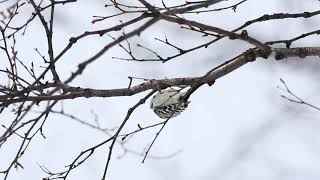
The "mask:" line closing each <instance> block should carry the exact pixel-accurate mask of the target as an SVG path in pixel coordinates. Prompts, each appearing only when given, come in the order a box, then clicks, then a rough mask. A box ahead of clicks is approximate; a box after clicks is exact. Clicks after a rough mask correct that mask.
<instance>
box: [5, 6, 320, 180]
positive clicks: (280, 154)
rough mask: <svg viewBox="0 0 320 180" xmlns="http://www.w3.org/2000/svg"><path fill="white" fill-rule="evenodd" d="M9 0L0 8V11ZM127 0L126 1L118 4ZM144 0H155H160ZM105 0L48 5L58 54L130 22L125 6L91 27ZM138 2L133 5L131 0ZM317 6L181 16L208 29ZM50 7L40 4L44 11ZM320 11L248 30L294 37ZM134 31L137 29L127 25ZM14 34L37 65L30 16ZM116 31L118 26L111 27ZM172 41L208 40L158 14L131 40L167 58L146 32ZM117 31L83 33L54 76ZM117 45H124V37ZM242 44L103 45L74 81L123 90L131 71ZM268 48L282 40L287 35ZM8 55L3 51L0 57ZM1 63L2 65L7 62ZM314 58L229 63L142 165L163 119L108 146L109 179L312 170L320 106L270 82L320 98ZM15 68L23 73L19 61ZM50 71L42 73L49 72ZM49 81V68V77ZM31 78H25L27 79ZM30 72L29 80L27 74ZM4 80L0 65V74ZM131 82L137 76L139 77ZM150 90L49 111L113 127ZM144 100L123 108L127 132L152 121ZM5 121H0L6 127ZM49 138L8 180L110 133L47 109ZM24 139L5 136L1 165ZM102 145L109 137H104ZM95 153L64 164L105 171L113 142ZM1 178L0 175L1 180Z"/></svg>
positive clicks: (192, 69)
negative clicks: (233, 66)
mask: <svg viewBox="0 0 320 180" xmlns="http://www.w3.org/2000/svg"><path fill="white" fill-rule="evenodd" d="M14 2H15V1H10V0H9V1H8V2H6V3H3V4H1V5H0V7H1V9H0V10H1V11H3V10H5V9H6V7H7V5H11V4H13V3H14ZM121 2H124V3H129V4H130V3H131V2H132V1H125V0H123V1H121ZM148 2H150V3H153V4H157V5H159V6H161V1H157V0H153V1H151V0H149V1H148ZM236 2H238V1H234V0H230V1H225V2H222V3H219V4H217V5H214V6H212V7H211V8H219V7H225V6H228V5H232V4H234V3H236ZM106 3H109V2H108V1H105V0H91V1H86V0H79V1H78V2H76V3H70V4H66V5H59V6H57V7H56V16H55V22H54V25H55V28H54V34H53V39H54V51H55V53H56V54H58V53H59V52H60V51H61V50H62V49H63V48H64V47H65V46H66V45H67V44H68V42H69V38H70V37H72V36H77V35H80V34H82V33H83V32H84V31H88V30H97V29H102V28H106V27H111V26H114V25H115V24H118V23H119V20H122V21H126V20H128V19H129V18H132V15H131V14H129V15H127V16H122V17H116V18H112V19H108V20H105V21H101V22H97V23H95V24H92V23H91V21H92V20H93V16H107V15H112V14H115V13H117V12H118V11H117V10H116V9H113V8H106V7H104V5H105V4H106ZM165 3H166V4H167V5H168V6H172V5H175V4H181V3H184V1H182V0H179V1H178V0H175V1H168V0H167V1H165ZM133 4H137V3H133ZM318 9H319V1H316V0H309V1H303V2H302V1H301V0H281V1H279V0H269V1H259V0H248V1H247V2H245V3H243V4H241V5H239V6H238V7H237V9H236V12H234V11H232V10H225V11H219V12H210V13H202V14H187V15H184V17H185V18H187V19H192V20H196V21H199V22H202V23H206V24H209V25H212V26H216V27H220V28H224V29H226V30H232V29H234V28H236V27H238V26H240V25H242V24H243V23H245V22H246V21H248V20H251V19H254V18H257V17H260V16H262V15H264V14H273V13H280V12H282V13H302V12H306V11H315V10H318ZM32 10H33V9H32V7H31V5H25V6H23V8H22V9H21V10H20V14H19V15H18V17H17V18H15V19H14V21H13V24H16V25H21V24H23V23H24V22H25V21H26V20H28V18H29V17H30V15H31V13H32ZM49 12H50V11H44V14H45V15H46V17H49V15H50V14H49ZM319 24H320V18H319V17H318V16H315V17H312V18H308V19H306V18H298V19H285V20H274V21H267V22H261V23H256V24H253V25H251V26H249V27H248V28H246V30H247V31H248V33H249V35H251V36H253V37H255V38H257V39H258V40H260V41H262V42H265V41H270V40H281V39H291V38H293V37H296V36H298V35H300V34H302V33H307V32H310V31H313V30H316V29H319ZM133 29H135V26H132V27H130V28H126V29H125V31H126V32H129V31H130V30H133ZM20 34H21V33H18V34H17V35H16V40H17V44H16V49H18V56H19V58H20V59H21V60H23V62H24V63H25V64H26V65H29V66H30V64H31V62H33V64H34V66H35V72H36V74H40V73H41V71H42V70H43V69H44V68H43V67H42V66H46V64H44V63H43V60H42V59H41V57H40V56H39V55H38V54H37V52H36V51H35V50H34V48H37V49H38V50H39V51H40V52H42V53H43V54H46V52H47V42H46V35H45V32H44V29H43V28H42V26H41V23H40V21H39V20H38V18H36V20H34V21H33V22H32V23H31V24H30V25H29V26H28V27H27V29H26V33H25V35H24V36H22V35H20ZM110 35H112V36H114V37H117V36H119V35H121V32H116V33H115V32H112V33H110ZM165 37H167V38H168V40H169V41H170V42H171V43H173V44H175V45H178V46H179V47H181V48H190V47H193V46H196V45H199V44H201V43H203V42H206V41H208V40H210V37H202V36H201V35H200V34H197V33H195V32H190V31H188V30H185V29H182V28H180V27H179V26H178V25H176V24H170V23H167V22H164V21H160V22H159V23H157V24H155V25H153V26H152V27H150V28H149V29H147V30H146V31H144V32H143V33H142V34H141V35H140V36H136V37H133V38H131V39H130V40H129V41H130V43H131V45H132V49H133V51H134V54H135V55H136V56H137V57H140V58H154V55H153V54H151V53H150V52H148V51H145V50H143V49H142V48H139V47H137V46H136V44H137V43H139V44H141V45H144V46H145V47H148V48H151V49H153V50H156V51H157V52H158V53H160V54H161V55H163V56H164V57H166V56H170V55H173V54H175V53H177V52H176V50H175V49H173V48H170V47H168V46H165V45H164V44H162V43H159V42H158V41H155V39H154V38H161V39H165ZM112 40H113V39H112V38H110V37H109V36H102V37H99V36H91V37H88V38H84V39H82V40H80V41H79V42H77V44H76V45H75V46H74V47H73V48H72V49H71V50H70V51H69V52H68V53H66V54H65V56H64V57H62V59H61V60H59V61H58V63H57V64H56V69H57V72H58V73H59V75H60V78H61V79H62V80H65V79H66V78H68V77H69V76H70V75H71V73H72V72H74V71H75V70H76V69H77V65H78V64H79V63H81V62H82V61H85V60H87V59H88V58H90V57H91V56H93V55H94V54H95V53H96V52H98V51H99V50H100V49H101V48H102V47H104V46H105V45H106V44H107V43H109V42H111V41H112ZM124 45H125V43H124ZM304 46H319V40H318V37H317V36H310V37H307V38H304V39H302V40H299V41H296V42H294V43H293V44H292V47H304ZM249 47H250V46H249V45H248V44H247V43H244V42H241V41H238V40H229V39H227V38H226V39H223V40H221V41H218V42H217V43H215V44H213V45H211V46H209V47H208V48H204V49H200V50H198V51H195V52H192V53H189V54H186V55H184V56H180V57H178V58H176V59H173V60H171V61H168V62H166V63H161V62H143V63H141V62H133V61H122V60H118V59H114V58H113V57H122V58H128V55H127V54H126V53H125V52H124V51H123V49H121V48H120V47H118V46H115V47H114V48H112V49H111V50H109V51H107V52H106V53H105V54H104V55H103V56H102V57H101V58H99V60H97V61H96V62H95V63H93V64H91V65H89V67H88V68H87V69H86V70H85V71H84V72H83V74H82V75H81V76H79V77H78V78H76V79H75V80H74V81H73V82H72V83H71V84H70V85H72V86H80V87H84V88H85V87H88V88H99V89H110V88H122V87H127V86H128V84H129V79H128V76H133V77H141V78H147V79H163V78H173V77H189V76H201V75H203V74H205V73H206V72H207V71H209V70H210V69H212V68H213V67H215V66H217V65H219V64H221V63H223V62H224V61H226V60H229V59H231V58H232V57H234V56H236V55H238V54H240V53H242V52H244V51H245V50H247V49H248V48H249ZM274 47H284V45H283V44H281V45H277V46H274ZM5 58H6V56H5V54H4V53H2V52H1V51H0V59H5ZM6 63H7V61H4V62H3V63H2V62H1V63H0V68H1V69H5V67H7V66H8V64H6ZM319 68H320V63H319V58H318V57H312V58H305V59H299V58H290V59H285V60H282V61H275V60H273V59H268V60H265V59H258V60H257V61H255V62H253V63H249V64H247V65H245V66H243V67H241V68H239V69H237V70H236V71H234V72H232V73H230V74H228V75H226V76H224V77H223V78H221V79H218V80H217V81H216V83H215V84H214V85H213V86H212V87H209V86H202V87H201V88H200V89H199V90H197V91H196V92H195V93H194V94H192V96H191V98H190V100H191V103H190V106H189V108H188V109H187V110H186V111H184V112H183V113H182V114H181V115H180V116H178V117H176V118H174V119H172V120H170V121H169V123H168V124H167V125H166V127H165V129H164V130H163V131H162V133H161V134H160V136H159V138H158V139H157V141H156V143H155V144H154V146H153V147H152V149H151V152H150V158H147V160H146V162H145V163H141V161H142V159H143V155H141V154H140V153H142V152H144V150H145V148H146V147H148V145H149V144H150V143H151V142H152V140H153V138H154V136H155V134H156V132H157V131H158V130H159V128H160V127H158V128H154V129H148V130H145V131H143V132H140V133H139V134H136V135H135V136H133V137H132V138H131V139H129V140H128V142H127V143H126V144H125V148H127V149H128V150H130V151H133V152H137V153H130V152H128V153H126V154H125V155H124V156H123V153H124V148H123V147H122V146H120V145H119V144H117V145H116V147H115V150H114V154H113V159H112V161H111V164H110V169H109V172H108V178H109V179H112V180H117V179H140V180H144V179H154V180H157V179H158V180H160V179H161V180H162V179H184V180H211V179H215V180H235V179H237V180H239V179H245V180H251V179H252V180H253V179H272V180H277V179H281V180H285V179H288V180H289V179H290V180H295V179H309V180H313V179H314V180H316V179H319V178H320V166H319V165H320V163H319V162H320V140H319V137H320V121H319V117H320V116H319V114H320V112H319V111H316V110H314V109H311V108H309V107H307V106H303V105H299V104H295V103H292V102H289V101H287V100H285V99H284V98H282V97H281V95H282V94H285V95H287V94H286V93H285V92H284V91H282V90H281V89H279V88H278V87H279V86H280V87H283V85H282V84H281V82H280V78H282V79H283V80H285V81H286V83H287V84H288V86H289V87H290V89H291V90H293V92H294V93H295V94H297V95H299V96H300V97H302V98H303V99H304V100H305V101H307V102H310V103H312V104H314V105H319V102H320V95H319V88H320V86H319V82H320V75H319ZM19 74H20V75H21V76H24V77H28V74H27V72H24V71H23V70H21V72H19ZM48 74H50V73H48ZM46 78H47V79H48V80H51V77H50V75H48V76H47V77H46ZM27 79H28V78H27ZM29 80H31V78H30V79H29ZM7 81H8V79H7V77H6V76H5V75H4V74H0V82H1V83H3V84H6V83H7ZM142 82H143V81H142V80H134V81H133V83H134V84H139V83H142ZM147 93H148V92H144V93H140V94H137V95H134V96H132V97H113V98H88V99H86V98H78V99H72V100H65V101H63V103H58V104H57V105H56V106H55V107H54V108H53V109H54V110H57V111H59V110H61V109H62V108H63V110H64V111H65V112H67V113H69V114H72V115H74V116H76V117H77V118H79V119H81V120H83V121H86V122H89V123H93V124H95V123H97V122H98V123H99V125H100V126H101V127H103V128H110V129H111V130H110V131H111V132H113V131H112V128H116V127H118V126H119V125H120V123H121V122H122V120H123V119H124V117H125V115H126V113H127V111H128V109H129V108H130V107H132V106H133V105H134V104H136V103H137V102H138V101H139V99H141V98H142V97H144V96H145V95H146V94H147ZM149 103H150V100H148V101H147V103H146V104H145V105H143V106H141V107H139V108H138V109H137V110H136V111H135V112H134V113H133V114H132V116H131V118H130V120H129V122H128V123H127V125H126V126H125V129H124V130H123V133H125V132H131V131H133V130H136V129H137V124H138V123H139V124H140V125H141V126H147V125H151V124H154V123H157V122H160V121H161V119H159V118H158V117H157V116H156V115H155V114H154V113H153V112H152V110H151V109H150V108H149ZM45 107H46V103H40V106H39V107H37V108H35V109H33V111H34V113H30V114H29V115H28V116H27V117H26V119H32V118H34V117H36V116H37V115H38V113H37V112H38V111H40V110H43V109H44V108H45ZM13 117H14V114H12V113H11V112H10V109H8V110H7V111H4V112H3V113H2V114H1V115H0V121H1V124H4V125H8V124H10V122H11V121H12V118H13ZM4 130H5V129H3V128H0V133H1V134H2V133H3V132H4ZM43 132H44V135H45V136H46V139H44V138H43V137H41V136H40V135H37V136H36V137H35V138H34V139H33V141H32V142H31V144H30V147H29V149H28V150H27V151H26V153H25V154H24V157H23V158H22V159H21V160H20V163H21V164H22V165H23V166H24V169H19V170H15V169H13V171H12V172H11V173H10V176H9V179H12V180H21V179H41V178H43V177H46V174H45V173H44V172H43V171H42V170H41V168H40V167H39V165H40V166H45V167H46V168H48V169H49V170H50V171H52V172H58V171H61V170H64V167H65V166H66V165H68V164H70V163H71V162H72V161H73V160H74V158H76V157H77V156H78V154H79V153H80V152H81V151H83V150H85V149H87V148H90V147H92V146H94V145H96V144H98V143H100V142H101V141H103V140H105V139H106V138H107V137H108V136H107V135H106V134H105V133H102V132H100V131H97V130H95V129H92V128H89V127H87V126H84V125H83V124H81V123H79V122H76V121H74V120H72V119H70V118H68V117H65V116H62V115H59V114H54V113H51V114H50V115H49V118H48V120H47V122H46V124H45V125H44V129H43ZM19 142H21V139H20V138H18V137H14V136H12V138H11V139H9V140H8V141H7V142H6V144H4V145H3V146H2V147H1V148H0V169H1V170H4V169H5V168H6V167H7V166H8V165H9V162H10V161H11V160H12V158H13V157H14V155H15V152H16V150H17V149H16V148H17V147H16V146H17V145H18V143H19ZM108 145H109V144H108ZM108 145H105V146H103V147H101V148H99V149H98V150H96V151H95V152H94V155H93V156H91V157H90V158H89V159H88V160H87V162H86V163H84V164H83V165H82V166H80V167H79V168H77V169H76V170H74V171H72V173H71V174H70V177H69V179H76V180H86V179H101V177H102V174H103V169H104V166H105V162H106V159H107V152H108V149H109V146H108ZM1 177H2V175H1V174H0V178H1Z"/></svg>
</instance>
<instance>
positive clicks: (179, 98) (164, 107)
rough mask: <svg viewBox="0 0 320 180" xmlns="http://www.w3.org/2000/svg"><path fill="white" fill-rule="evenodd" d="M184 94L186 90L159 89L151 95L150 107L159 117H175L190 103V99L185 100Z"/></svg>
mask: <svg viewBox="0 0 320 180" xmlns="http://www.w3.org/2000/svg"><path fill="white" fill-rule="evenodd" d="M185 95H186V92H181V90H176V89H168V90H164V91H159V92H158V93H157V94H156V95H155V96H153V98H152V100H151V103H150V108H151V109H152V110H153V111H154V113H155V114H156V115H158V116H159V117H160V118H163V119H169V118H173V117H176V116H178V115H179V114H180V113H181V112H182V111H184V110H185V109H186V108H187V107H188V104H189V103H190V101H187V99H186V98H185V97H184V96H185Z"/></svg>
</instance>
